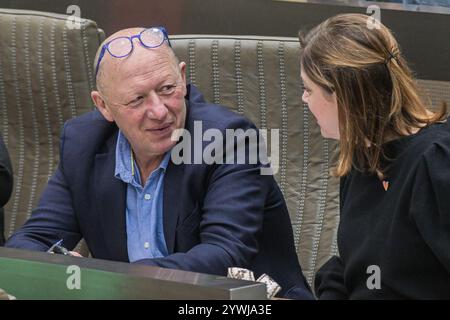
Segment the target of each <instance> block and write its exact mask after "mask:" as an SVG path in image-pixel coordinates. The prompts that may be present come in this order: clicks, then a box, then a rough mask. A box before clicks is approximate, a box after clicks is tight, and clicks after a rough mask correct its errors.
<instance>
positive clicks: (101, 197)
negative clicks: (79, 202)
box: [94, 134, 129, 262]
mask: <svg viewBox="0 0 450 320" xmlns="http://www.w3.org/2000/svg"><path fill="white" fill-rule="evenodd" d="M116 141H117V134H116V135H114V136H113V137H112V138H111V139H110V140H109V141H108V143H107V146H108V152H107V153H102V154H97V156H96V158H95V181H94V183H95V184H96V185H97V187H96V188H94V189H95V190H96V191H95V192H96V195H95V199H96V204H97V209H98V212H99V215H100V220H101V226H102V234H103V238H104V241H105V247H106V250H108V252H109V258H110V259H111V260H116V261H124V262H128V261H129V259H128V249H127V232H126V213H125V208H126V191H127V190H126V184H125V183H123V182H122V181H121V180H119V179H117V178H116V177H114V171H115V163H116V161H115V153H116V148H115V143H116Z"/></svg>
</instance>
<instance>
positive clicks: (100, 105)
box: [91, 91, 114, 122]
mask: <svg viewBox="0 0 450 320" xmlns="http://www.w3.org/2000/svg"><path fill="white" fill-rule="evenodd" d="M91 99H92V101H93V102H94V104H95V106H96V107H97V109H98V111H100V113H101V114H102V115H103V117H105V119H106V120H108V121H109V122H114V118H113V117H112V115H111V113H110V112H109V110H108V108H107V107H106V103H105V100H104V99H103V97H102V95H101V94H100V92H98V91H92V92H91Z"/></svg>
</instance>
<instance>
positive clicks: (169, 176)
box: [163, 161, 184, 254]
mask: <svg viewBox="0 0 450 320" xmlns="http://www.w3.org/2000/svg"><path fill="white" fill-rule="evenodd" d="M183 172H184V165H174V164H173V163H172V161H170V162H169V165H168V166H167V170H166V173H165V178H164V196H163V199H164V200H163V224H164V238H165V240H166V245H167V251H168V253H169V254H172V253H173V252H174V248H175V230H176V227H177V224H178V217H179V213H180V202H179V201H177V199H178V200H180V199H181V191H182V190H181V181H182V177H183Z"/></svg>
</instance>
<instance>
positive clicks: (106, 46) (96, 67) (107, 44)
mask: <svg viewBox="0 0 450 320" xmlns="http://www.w3.org/2000/svg"><path fill="white" fill-rule="evenodd" d="M154 28H156V29H159V30H160V31H161V32H162V33H163V35H164V39H163V41H162V42H161V44H159V45H157V46H147V45H145V43H144V42H143V41H142V38H141V35H142V34H143V33H144V32H146V31H147V30H150V29H154ZM121 38H124V39H128V40H130V42H131V50H130V52H128V53H127V54H124V55H122V56H116V55H114V54H112V53H111V51H109V44H110V43H111V42H113V41H115V40H117V39H121ZM135 38H137V39H139V42H140V43H141V45H142V46H143V47H144V48H158V47H160V46H161V45H162V44H163V43H164V41H165V40H167V43H168V44H169V47H172V45H171V44H170V40H169V35H168V34H167V30H166V28H164V27H162V26H160V27H150V28H146V29H144V30H142V31H141V32H139V34H136V35H134V36H131V37H117V38H114V39H111V41H109V42H107V43H105V44H104V45H103V47H102V51H101V52H100V55H99V57H98V61H97V65H96V66H95V76H96V77H97V73H98V68H99V67H100V62H101V61H102V59H103V57H104V56H105V52H106V50H108V52H109V54H110V55H111V56H113V57H114V58H123V57H126V56H128V55H130V54H131V53H132V52H133V50H134V44H133V39H135Z"/></svg>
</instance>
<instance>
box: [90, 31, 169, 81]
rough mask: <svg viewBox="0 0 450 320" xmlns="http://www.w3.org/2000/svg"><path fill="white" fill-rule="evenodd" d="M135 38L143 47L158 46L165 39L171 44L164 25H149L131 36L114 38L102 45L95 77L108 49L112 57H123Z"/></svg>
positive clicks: (130, 49) (131, 46)
mask: <svg viewBox="0 0 450 320" xmlns="http://www.w3.org/2000/svg"><path fill="white" fill-rule="evenodd" d="M135 38H137V39H139V42H140V43H141V45H142V46H143V47H144V48H157V47H160V46H161V45H162V44H163V43H164V41H165V40H167V43H168V44H169V46H171V45H170V41H169V36H168V35H167V31H166V29H165V28H164V27H151V28H148V29H145V30H142V31H141V32H140V33H139V34H136V35H134V36H131V37H117V38H114V39H112V40H111V41H109V42H107V43H105V44H104V45H103V47H102V50H101V51H100V55H99V57H98V61H97V65H96V67H95V76H96V77H97V73H98V69H99V66H100V62H101V61H102V59H103V57H104V56H105V53H106V51H108V52H109V54H110V55H111V56H113V57H114V58H124V57H126V56H128V55H130V54H131V52H133V48H134V44H133V40H134V39H135Z"/></svg>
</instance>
